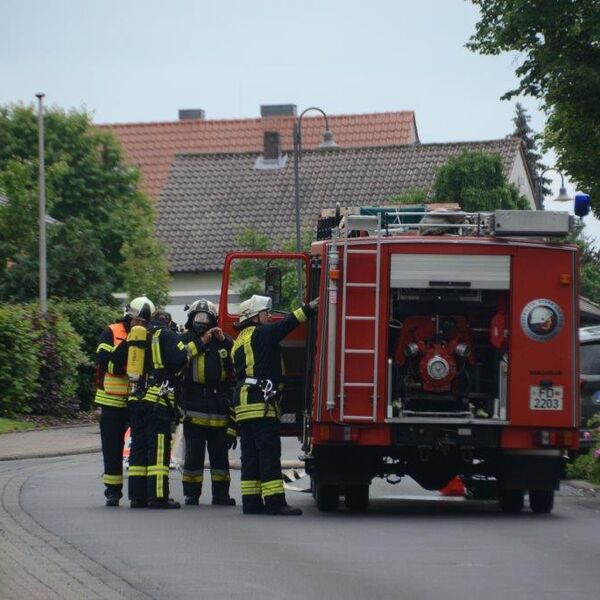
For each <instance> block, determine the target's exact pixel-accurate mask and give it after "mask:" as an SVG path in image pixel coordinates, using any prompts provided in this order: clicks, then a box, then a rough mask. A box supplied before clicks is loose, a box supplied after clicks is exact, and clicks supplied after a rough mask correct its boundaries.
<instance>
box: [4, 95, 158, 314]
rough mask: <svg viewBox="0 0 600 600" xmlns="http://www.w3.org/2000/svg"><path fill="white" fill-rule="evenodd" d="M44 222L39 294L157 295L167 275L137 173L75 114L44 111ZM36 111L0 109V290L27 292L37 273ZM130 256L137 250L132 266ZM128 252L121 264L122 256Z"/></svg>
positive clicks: (110, 140) (21, 295)
mask: <svg viewBox="0 0 600 600" xmlns="http://www.w3.org/2000/svg"><path fill="white" fill-rule="evenodd" d="M45 133H46V136H45V138H46V144H45V163H46V182H47V206H48V213H49V214H50V215H52V217H54V218H55V219H57V220H58V221H59V222H60V223H62V225H53V226H50V227H49V233H48V292H49V295H52V294H55V295H59V296H61V297H66V298H80V297H81V296H82V295H84V296H86V297H92V298H97V299H99V300H103V301H105V300H106V298H107V290H109V291H119V290H125V291H131V290H134V289H135V288H136V280H139V279H144V282H145V283H144V287H145V288H146V289H145V293H147V294H148V295H150V296H152V297H153V298H154V299H156V301H157V302H159V303H160V302H164V300H165V299H166V297H167V281H168V273H167V269H166V262H165V259H164V254H163V251H162V248H161V247H160V245H159V244H158V243H157V242H156V240H155V239H154V237H153V235H152V233H153V218H154V213H153V208H152V203H151V201H150V199H149V198H148V197H147V196H146V195H144V194H143V193H141V192H140V191H139V190H138V187H137V185H138V177H139V176H138V172H137V170H136V169H132V168H131V167H129V166H127V165H126V164H125V163H124V161H123V156H122V151H121V148H120V146H119V143H118V141H117V140H116V139H115V138H114V137H113V136H112V135H111V134H109V133H106V132H100V131H98V130H97V129H94V128H93V126H92V123H91V119H90V116H89V115H88V114H87V113H84V112H78V111H69V112H65V111H63V110H60V109H58V108H51V109H48V110H47V111H46V113H45ZM37 135H38V132H37V117H36V114H35V112H34V109H33V107H30V106H22V105H18V106H15V105H11V106H6V107H0V193H2V194H3V195H4V196H5V197H6V199H7V201H6V202H5V203H4V204H3V205H1V206H0V232H1V233H2V234H3V235H2V238H1V240H2V241H1V242H0V294H2V296H3V297H4V298H5V299H9V298H14V299H19V300H24V299H28V298H31V297H35V285H25V286H23V287H22V289H19V288H18V286H17V285H16V283H17V281H18V279H19V278H21V279H22V280H23V281H28V280H29V281H30V282H31V281H33V282H35V280H36V277H37V274H36V269H37V239H38V237H37V236H38V232H37V210H38V209H37V193H38V190H37V169H38V160H37V152H38V151H37ZM132 257H136V260H135V265H133V266H132V264H131V261H132ZM126 260H127V267H125V266H124V262H125V261H126Z"/></svg>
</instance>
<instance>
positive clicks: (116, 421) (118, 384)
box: [94, 296, 154, 506]
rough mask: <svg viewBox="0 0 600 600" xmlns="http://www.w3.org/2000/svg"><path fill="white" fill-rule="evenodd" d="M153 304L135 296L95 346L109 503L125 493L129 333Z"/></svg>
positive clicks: (97, 400) (147, 316) (147, 315)
mask: <svg viewBox="0 0 600 600" xmlns="http://www.w3.org/2000/svg"><path fill="white" fill-rule="evenodd" d="M153 312H154V304H152V302H151V301H150V300H148V298H146V297H145V296H141V297H139V298H134V299H133V300H132V301H131V302H130V303H129V304H128V305H127V306H126V307H125V312H124V314H123V317H122V318H121V319H118V320H117V321H116V322H115V323H113V324H111V325H109V326H108V327H107V328H106V329H105V330H104V331H103V332H102V334H101V335H100V339H99V340H98V347H97V349H96V385H97V390H96V396H95V398H94V402H95V403H96V405H97V406H98V407H99V408H100V411H101V413H100V438H101V441H102V457H103V461H104V475H103V481H104V486H105V490H104V496H105V498H106V506H118V505H119V500H120V499H121V497H122V496H123V491H122V490H123V443H124V438H125V431H126V430H127V427H128V426H129V411H128V409H127V392H128V388H129V381H128V379H127V373H126V372H125V361H126V352H127V344H123V345H121V344H122V342H123V341H125V340H126V339H127V334H128V333H129V331H130V330H131V327H132V326H135V325H141V324H144V323H146V322H147V321H149V320H150V317H151V315H152V313H153Z"/></svg>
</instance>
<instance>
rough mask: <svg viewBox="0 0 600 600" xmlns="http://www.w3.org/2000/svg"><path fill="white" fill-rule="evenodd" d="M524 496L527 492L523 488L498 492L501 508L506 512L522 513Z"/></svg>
mask: <svg viewBox="0 0 600 600" xmlns="http://www.w3.org/2000/svg"><path fill="white" fill-rule="evenodd" d="M524 498H525V492H524V491H523V490H500V491H499V492H498V502H499V504H500V509H501V510H502V512H505V513H513V514H516V513H520V512H521V510H522V509H523V499H524Z"/></svg>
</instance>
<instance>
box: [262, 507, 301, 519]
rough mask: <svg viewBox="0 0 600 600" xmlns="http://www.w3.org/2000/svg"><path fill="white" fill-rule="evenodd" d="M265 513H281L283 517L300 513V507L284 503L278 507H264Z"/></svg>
mask: <svg viewBox="0 0 600 600" xmlns="http://www.w3.org/2000/svg"><path fill="white" fill-rule="evenodd" d="M265 513H266V514H268V515H281V516H283V517H295V516H298V515H301V514H302V509H301V508H296V507H294V506H290V505H289V504H284V505H283V506H280V507H277V508H275V507H273V508H265Z"/></svg>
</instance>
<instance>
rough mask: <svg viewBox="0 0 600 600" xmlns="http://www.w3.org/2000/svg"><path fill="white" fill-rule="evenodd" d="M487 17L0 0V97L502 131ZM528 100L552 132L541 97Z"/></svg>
mask: <svg viewBox="0 0 600 600" xmlns="http://www.w3.org/2000/svg"><path fill="white" fill-rule="evenodd" d="M477 18H478V11H477V9H476V8H475V7H474V6H473V5H472V4H471V2H468V1H467V0H419V1H418V2H415V1H414V0H370V1H369V2H365V0H360V1H359V0H302V2H292V1H289V0H218V1H213V0H169V1H166V0H161V1H159V0H119V1H117V0H96V1H92V0H52V1H51V2H50V1H48V0H0V105H5V104H9V103H16V102H22V103H26V104H27V103H33V102H34V101H35V94H36V93H39V92H43V93H45V94H46V102H47V103H48V104H49V105H56V106H60V107H62V108H77V109H82V108H83V109H86V110H88V111H90V112H91V113H92V114H93V118H94V121H95V122H97V123H124V122H144V121H173V120H176V119H177V114H178V112H177V111H178V110H179V109H182V108H202V109H204V110H205V111H206V118H207V119H235V118H247V117H258V116H260V105H261V104H296V105H297V106H298V110H299V111H300V110H303V109H304V108H307V107H309V106H318V107H320V108H322V109H323V110H324V111H325V112H327V113H328V114H355V113H370V112H384V111H398V110H413V111H415V114H416V120H417V128H418V131H419V137H420V139H421V141H422V142H423V143H429V142H452V141H467V140H488V139H497V138H501V137H504V136H505V135H508V134H510V133H511V132H512V130H513V123H512V118H513V116H514V104H515V102H516V101H515V100H513V101H510V102H508V101H501V100H500V97H501V96H502V94H504V93H505V92H506V91H508V90H510V89H512V88H514V87H516V85H517V79H516V77H515V75H514V71H515V68H516V66H518V64H519V56H518V55H516V54H504V55H502V56H495V57H489V56H479V55H476V54H473V53H472V52H470V51H468V50H467V49H466V48H465V43H466V42H467V41H468V39H469V37H470V35H471V34H472V33H473V32H474V29H475V23H476V22H477ZM519 101H520V102H521V103H522V104H523V105H524V106H525V108H526V109H527V110H528V112H529V114H530V115H531V123H530V124H531V126H532V128H533V129H534V130H535V131H540V130H542V129H543V126H544V115H543V113H542V112H541V111H540V108H539V102H538V101H537V100H535V99H532V98H520V99H519ZM334 133H335V132H334ZM545 162H546V164H547V165H548V166H553V163H554V156H553V155H552V154H549V155H547V156H546V157H545ZM554 188H555V192H556V193H558V182H555V183H554ZM567 189H568V191H569V193H571V194H573V193H574V191H575V188H574V186H573V185H571V184H570V183H569V184H568V185H567ZM546 208H547V209H550V210H555V209H558V210H571V209H572V204H569V205H568V206H565V204H560V205H557V204H555V203H552V202H551V201H547V202H546ZM586 223H587V224H588V225H587V227H586V230H587V231H588V232H589V233H590V235H594V236H598V237H600V224H599V223H598V222H597V221H596V220H595V219H593V217H587V218H586Z"/></svg>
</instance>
